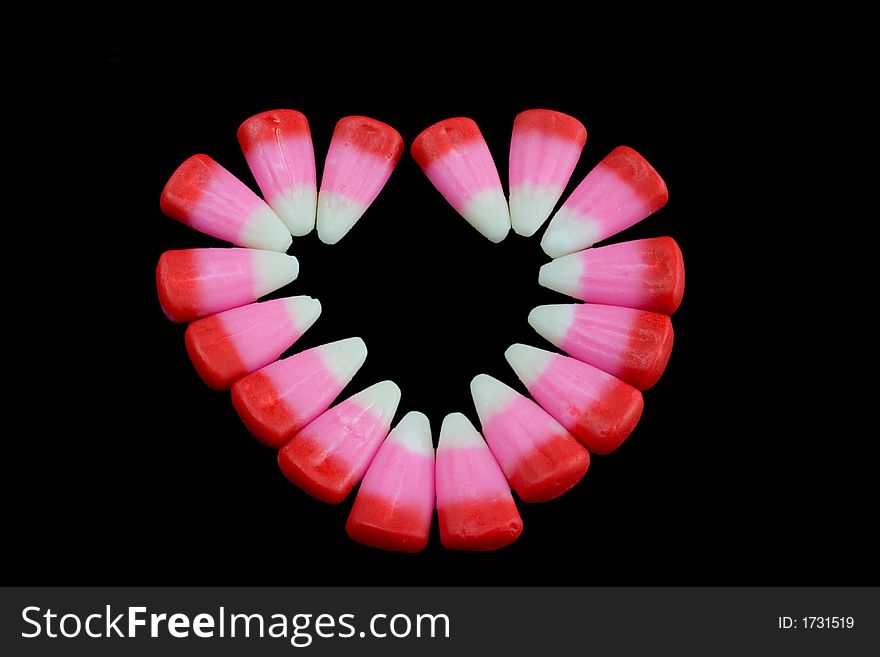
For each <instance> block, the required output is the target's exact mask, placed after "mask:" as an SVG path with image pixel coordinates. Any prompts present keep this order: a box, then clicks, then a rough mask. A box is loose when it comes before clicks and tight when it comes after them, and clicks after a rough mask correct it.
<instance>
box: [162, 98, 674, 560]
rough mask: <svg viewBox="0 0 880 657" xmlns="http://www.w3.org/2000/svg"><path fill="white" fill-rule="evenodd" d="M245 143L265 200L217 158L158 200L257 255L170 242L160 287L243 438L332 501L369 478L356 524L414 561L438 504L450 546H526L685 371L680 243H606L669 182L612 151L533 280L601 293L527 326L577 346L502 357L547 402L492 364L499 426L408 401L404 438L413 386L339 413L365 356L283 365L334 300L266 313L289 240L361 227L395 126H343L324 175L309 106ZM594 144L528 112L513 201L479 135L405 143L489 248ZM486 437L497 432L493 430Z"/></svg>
mask: <svg viewBox="0 0 880 657" xmlns="http://www.w3.org/2000/svg"><path fill="white" fill-rule="evenodd" d="M238 138H239V142H240V143H241V147H242V149H243V151H244V154H245V157H246V159H247V162H248V165H249V167H250V169H251V172H252V173H253V175H254V178H255V179H256V181H257V184H258V185H259V188H260V190H261V191H262V193H263V197H264V198H265V201H263V200H262V199H260V198H259V197H258V196H257V195H256V194H254V193H253V192H252V191H251V190H250V188H249V187H248V186H247V185H245V184H244V183H242V182H241V181H240V180H238V179H237V178H235V177H234V176H233V175H232V174H231V173H229V172H228V171H227V170H226V169H224V168H223V167H222V166H220V165H219V164H218V163H217V162H215V161H214V160H212V159H211V158H210V157H208V156H207V155H194V156H193V157H191V158H189V159H188V160H186V161H185V162H184V163H183V164H182V165H181V166H180V167H179V168H178V169H177V171H175V172H174V174H173V175H172V176H171V179H170V180H169V181H168V184H167V185H166V186H165V189H164V191H163V192H162V198H161V207H162V210H163V212H165V214H167V215H168V216H170V217H172V218H174V219H177V220H178V221H181V222H183V223H185V224H187V225H189V226H191V227H193V228H195V229H197V230H200V231H202V232H203V233H206V234H208V235H212V236H214V237H217V238H220V239H222V240H226V241H228V242H231V243H232V244H234V245H236V246H238V247H243V248H225V249H222V248H221V249H189V250H183V251H167V252H165V253H163V254H162V256H161V258H160V259H159V265H158V267H157V270H156V283H157V286H158V291H159V300H160V302H161V305H162V308H163V310H164V311H165V314H166V315H167V316H168V318H169V319H171V320H172V321H175V322H191V323H190V324H189V326H188V327H187V329H186V335H185V341H186V348H187V351H188V352H189V355H190V357H191V359H192V362H193V364H194V365H195V368H196V370H197V372H198V373H199V375H200V376H201V378H202V379H203V380H204V381H205V383H206V384H208V385H209V386H210V387H211V388H214V389H215V390H228V389H231V391H232V402H233V404H234V406H235V409H236V411H237V412H238V414H239V416H240V417H241V419H242V421H243V422H244V424H245V425H246V426H247V428H248V429H249V430H250V431H251V433H253V435H254V436H256V438H257V439H258V440H260V441H261V442H263V443H264V444H266V445H267V446H269V447H272V448H275V449H278V450H279V451H278V463H279V465H280V467H281V471H282V472H283V473H284V476H285V477H287V479H288V480H290V481H291V482H293V483H294V484H296V485H297V486H299V487H300V488H301V489H302V490H304V491H305V492H306V493H308V494H310V495H312V496H314V497H316V498H318V499H320V500H323V501H325V502H329V503H339V502H342V501H343V500H344V499H345V498H346V497H347V496H348V494H349V493H351V491H352V490H353V489H354V487H355V486H356V485H357V484H358V483H360V488H359V490H358V493H357V497H356V499H355V501H354V506H353V508H352V510H351V514H350V515H349V518H348V523H347V525H346V530H347V531H348V534H349V536H351V537H352V538H353V539H354V540H356V541H360V542H361V543H365V544H367V545H370V546H374V547H379V548H384V549H387V550H399V551H405V552H418V551H420V550H422V549H424V547H425V545H426V544H427V541H428V535H429V532H430V527H431V521H432V518H433V514H434V509H435V507H436V509H437V511H438V518H439V523H440V540H441V542H442V543H443V545H444V546H446V547H447V548H452V549H461V550H492V549H496V548H500V547H503V546H505V545H508V544H510V543H511V542H513V541H514V540H515V539H516V538H517V537H518V536H519V535H520V533H521V531H522V521H521V519H520V515H519V512H518V511H517V507H516V504H515V502H514V500H513V496H512V495H511V491H510V489H511V487H512V488H513V490H515V491H516V493H517V495H518V496H519V497H520V499H521V500H522V501H524V502H543V501H547V500H551V499H554V498H556V497H558V496H559V495H561V494H563V493H564V492H566V491H567V490H569V489H570V488H571V487H572V486H574V485H575V484H577V483H578V482H579V481H580V480H581V479H582V478H583V476H584V474H585V473H586V471H587V468H588V467H589V464H590V453H594V454H607V453H609V452H611V451H612V450H614V449H616V448H617V447H618V446H619V445H620V444H621V443H622V442H623V441H624V440H626V438H627V437H628V436H629V434H630V433H631V432H632V430H633V429H634V428H635V426H636V423H637V422H638V421H639V417H640V416H641V413H642V407H643V400H642V393H641V391H642V390H645V389H647V388H650V387H651V386H653V385H654V384H655V383H656V382H657V380H658V379H659V378H660V375H661V374H662V373H663V370H664V369H665V367H666V363H667V362H668V360H669V355H670V352H671V350H672V340H673V332H672V323H671V321H670V319H669V315H671V314H672V313H673V312H675V310H676V309H677V308H678V305H679V303H680V302H681V297H682V293H683V291H684V265H683V262H682V257H681V252H680V250H679V248H678V245H677V244H676V243H675V241H674V240H673V239H671V238H669V237H661V238H655V239H645V240H636V241H632V242H624V243H620V244H614V245H611V246H603V247H599V248H590V247H592V245H593V244H595V243H596V242H599V241H602V240H604V239H606V238H608V237H611V236H612V235H615V234H617V233H618V232H620V231H622V230H624V229H625V228H628V227H630V226H632V225H633V224H635V223H637V222H639V221H641V220H642V219H644V218H645V217H647V216H648V215H650V214H652V213H653V212H655V211H657V210H659V209H660V208H661V207H663V205H664V204H665V203H666V199H667V192H666V185H665V184H664V182H663V180H662V179H661V178H660V176H659V175H658V174H657V172H656V171H655V170H654V169H653V168H652V167H651V165H650V164H648V162H647V161H646V160H645V159H644V158H643V157H642V156H641V155H639V154H638V153H637V152H636V151H634V150H633V149H631V148H627V147H619V148H616V149H614V150H613V151H612V152H611V153H610V154H609V155H608V156H607V157H605V159H603V160H602V161H601V162H600V163H599V164H598V166H596V167H595V168H594V169H593V170H592V171H591V172H590V173H589V174H588V175H587V176H586V178H584V180H583V181H582V182H581V183H580V184H579V185H578V186H577V188H576V189H575V190H574V191H573V192H572V194H571V195H570V196H569V197H568V199H567V200H566V201H565V202H564V203H563V204H562V206H561V207H560V208H559V210H558V211H557V212H556V214H555V215H554V217H553V219H552V220H551V221H550V223H549V225H548V227H547V230H546V231H545V232H544V235H543V238H542V240H541V246H542V248H543V249H544V251H545V253H547V255H549V256H551V257H553V258H555V259H554V260H553V261H552V262H550V263H548V264H546V265H544V266H543V267H541V270H540V274H539V282H540V284H541V285H543V286H545V287H548V288H550V289H553V290H556V291H558V292H562V293H564V294H567V295H569V296H572V297H574V298H576V299H580V300H582V301H585V302H587V303H583V304H571V305H566V304H561V305H548V306H539V307H537V308H535V309H534V310H532V312H531V313H530V314H529V318H528V321H529V323H530V324H531V325H532V327H533V328H534V329H535V330H536V331H537V332H538V333H539V334H540V335H542V336H543V337H544V338H545V339H547V340H548V341H549V342H551V343H552V344H553V345H555V346H556V347H558V348H559V349H560V350H562V351H564V352H566V353H567V354H569V355H568V356H564V355H562V354H559V353H554V352H550V351H545V350H543V349H538V348H536V347H530V346H527V345H523V344H514V345H512V346H511V347H510V348H509V349H508V350H507V351H506V352H505V357H506V358H507V361H508V362H509V363H510V366H511V367H512V368H513V370H514V372H515V373H516V375H517V376H518V377H519V379H520V380H521V381H522V383H523V384H524V385H525V387H526V388H527V389H528V391H529V392H530V393H531V395H532V397H534V401H533V400H532V399H529V398H528V397H525V396H523V395H521V394H520V393H518V392H516V391H515V390H514V389H512V388H510V387H508V386H507V385H505V384H504V383H502V382H501V381H499V380H497V379H495V378H492V377H490V376H488V375H486V374H480V375H478V376H477V377H475V378H474V379H473V380H472V381H471V394H472V396H473V400H474V405H475V406H476V410H477V415H478V416H479V418H480V423H481V425H482V431H483V435H481V434H480V432H478V431H477V429H476V428H474V426H473V425H472V424H471V423H470V421H469V420H468V419H467V418H466V417H465V416H464V415H462V414H461V413H452V414H450V415H447V416H446V417H445V418H444V419H443V422H442V425H441V428H440V437H439V442H438V445H437V449H436V451H435V449H434V443H433V439H432V435H431V428H430V424H429V422H428V418H427V417H425V415H423V414H422V413H419V412H417V411H410V412H409V413H407V414H406V415H404V416H403V418H402V419H401V420H400V421H399V422H398V423H397V424H396V426H394V428H393V429H392V421H393V418H394V416H395V413H396V412H397V409H398V405H399V402H400V397H401V392H400V389H399V388H398V387H397V386H396V385H395V384H394V383H393V382H391V381H382V382H379V383H376V384H375V385H373V386H370V387H369V388H366V389H365V390H362V391H360V392H358V393H357V394H354V395H352V396H351V397H349V398H348V399H346V400H345V401H342V402H340V403H339V404H337V405H336V406H333V407H332V408H331V404H332V403H333V401H334V400H335V399H336V398H337V397H338V396H339V395H340V393H341V392H342V390H343V388H345V386H346V385H347V384H348V382H349V381H350V380H351V379H352V377H353V376H354V375H355V373H356V372H357V371H358V369H359V368H360V366H361V365H362V364H363V362H364V360H365V359H366V357H367V347H366V345H365V344H364V342H363V340H361V339H360V338H348V339H346V340H340V341H338V342H333V343H330V344H324V345H321V346H319V347H315V348H313V349H308V350H306V351H302V352H300V353H296V354H294V355H292V356H289V357H287V358H284V359H282V360H279V357H280V356H281V355H282V353H283V352H284V351H286V350H287V349H288V348H289V347H290V346H291V345H293V344H294V343H295V342H296V341H297V339H298V338H299V337H300V336H301V335H302V334H303V333H304V332H305V331H306V330H308V328H309V327H310V326H311V325H312V324H313V323H314V322H315V320H316V319H317V318H318V316H319V315H320V313H321V304H320V303H319V302H318V300H316V299H313V298H311V297H307V296H294V297H288V298H281V299H274V300H271V301H265V302H262V303H255V302H256V301H257V299H258V298H260V297H262V296H264V295H266V294H269V293H270V292H273V291H275V290H277V289H279V288H281V287H283V286H285V285H287V284H288V283H290V282H291V281H293V280H294V279H295V278H296V277H297V274H298V271H299V264H298V262H297V260H296V258H295V257H293V256H288V255H285V254H284V252H285V251H286V250H287V249H288V248H289V247H290V245H291V242H292V239H291V236H303V235H306V234H308V233H309V232H310V231H311V230H312V229H313V228H314V227H315V226H316V225H317V230H318V236H319V238H320V239H321V241H323V242H325V243H327V244H335V243H336V242H338V241H339V240H340V239H342V238H343V237H344V236H345V235H346V234H347V233H348V231H349V230H351V228H352V226H354V225H355V223H356V222H357V221H358V220H359V219H360V218H361V216H363V214H364V213H365V212H366V211H367V209H368V208H369V206H370V204H371V203H372V202H373V200H374V199H375V198H376V196H377V195H378V194H379V192H380V191H381V190H382V188H383V187H384V185H385V183H386V182H387V180H388V178H389V177H390V176H391V173H392V171H393V170H394V168H395V166H396V165H397V162H398V160H399V159H400V157H401V155H402V153H403V148H404V143H403V139H402V138H401V136H400V135H399V134H398V133H397V131H396V130H394V129H393V128H391V127H390V126H388V125H386V124H384V123H381V122H379V121H376V120H374V119H369V118H365V117H361V116H350V117H346V118H343V119H341V120H340V121H339V122H338V124H337V125H336V129H335V131H334V133H333V138H332V140H331V143H330V148H329V151H328V153H327V158H326V161H325V165H324V172H323V176H322V179H321V186H320V191H318V188H317V185H316V174H315V155H314V149H313V147H312V139H311V133H310V129H309V124H308V121H307V120H306V117H305V116H303V115H302V114H301V113H299V112H296V111H293V110H274V111H269V112H263V113H262V114H258V115H256V116H254V117H251V118H250V119H248V120H247V121H245V122H244V123H243V124H242V125H241V127H240V128H239V130H238ZM586 139H587V131H586V130H585V128H584V126H583V125H582V124H581V122H580V121H578V120H577V119H574V118H572V117H570V116H568V115H566V114H562V113H560V112H554V111H550V110H529V111H526V112H522V113H521V114H519V115H518V116H517V117H516V120H515V121H514V125H513V136H512V139H511V145H510V172H509V173H510V176H509V182H510V197H509V203H508V199H507V198H506V197H505V195H504V191H503V188H502V186H501V180H500V178H499V176H498V171H497V168H496V167H495V163H494V161H493V159H492V155H491V153H490V152H489V148H488V146H487V144H486V141H485V140H484V139H483V136H482V134H481V133H480V130H479V128H478V127H477V124H476V123H474V122H473V121H472V120H470V119H467V118H453V119H447V120H445V121H441V122H440V123H437V124H435V125H433V126H431V127H430V128H428V129H426V130H425V131H423V132H422V133H421V134H420V135H419V136H418V137H416V139H415V140H414V141H413V144H412V148H411V152H412V156H413V158H414V159H415V161H416V162H417V163H418V164H419V166H420V167H421V168H422V170H423V171H424V172H425V174H426V175H427V176H428V178H429V179H430V180H431V182H432V183H433V184H434V186H435V187H436V188H437V190H438V191H440V193H441V194H442V195H443V196H444V197H445V198H446V200H447V201H448V202H449V203H450V204H451V205H452V207H454V208H455V209H456V210H457V211H458V213H459V214H461V215H462V216H463V217H464V218H465V219H466V220H467V221H468V222H469V223H470V224H471V225H472V226H473V227H474V228H476V229H477V230H478V231H479V232H480V233H482V234H483V235H484V236H485V237H487V238H488V239H489V240H491V241H492V242H500V241H501V240H503V239H504V238H505V237H506V236H507V234H508V233H509V231H510V228H511V227H512V228H513V230H514V231H515V232H517V233H519V234H520V235H524V236H531V235H533V234H534V233H535V232H536V231H537V230H538V229H539V228H540V227H541V226H542V225H543V224H544V222H545V221H546V220H547V219H548V217H549V216H550V215H551V214H552V212H553V209H554V208H555V207H556V204H557V202H558V201H559V199H560V197H561V196H562V194H563V191H564V189H565V187H566V185H567V184H568V181H569V178H570V177H571V174H572V172H573V171H574V168H575V165H576V164H577V161H578V159H579V157H580V154H581V151H582V150H583V147H584V144H585V143H586ZM483 436H485V439H484V438H483Z"/></svg>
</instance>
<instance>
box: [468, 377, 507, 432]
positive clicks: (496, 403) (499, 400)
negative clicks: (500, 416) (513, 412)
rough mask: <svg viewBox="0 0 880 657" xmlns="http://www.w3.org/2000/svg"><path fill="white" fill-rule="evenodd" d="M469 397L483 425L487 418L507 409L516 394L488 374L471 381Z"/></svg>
mask: <svg viewBox="0 0 880 657" xmlns="http://www.w3.org/2000/svg"><path fill="white" fill-rule="evenodd" d="M471 396H472V397H473V398H474V406H476V408H477V415H479V416H480V420H481V421H482V422H483V423H484V424H485V422H486V421H487V420H488V419H489V418H491V417H494V416H495V414H497V413H499V412H501V411H503V410H504V409H505V408H507V407H508V406H509V405H510V403H511V402H512V401H513V400H514V399H516V397H517V392H516V391H515V390H514V389H513V388H511V387H509V386H507V385H505V384H503V383H501V381H499V380H498V379H496V378H493V377H491V376H489V375H488V374H478V375H477V376H475V377H474V378H473V380H472V381H471Z"/></svg>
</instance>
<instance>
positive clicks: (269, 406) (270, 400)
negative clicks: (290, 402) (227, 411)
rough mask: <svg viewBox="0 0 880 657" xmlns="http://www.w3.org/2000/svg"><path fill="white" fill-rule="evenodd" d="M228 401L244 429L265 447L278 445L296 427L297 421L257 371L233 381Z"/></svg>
mask: <svg viewBox="0 0 880 657" xmlns="http://www.w3.org/2000/svg"><path fill="white" fill-rule="evenodd" d="M232 405H233V406H235V410H236V411H237V412H238V416H239V417H240V418H241V421H242V422H244V425H245V426H246V427H247V428H248V430H250V432H251V433H252V434H254V437H255V438H256V439H257V440H259V441H260V442H261V443H263V444H264V445H266V446H267V447H272V448H275V449H277V448H279V447H281V446H282V445H283V444H284V443H286V442H287V441H288V440H290V438H291V437H292V436H293V434H295V433H296V432H297V431H298V430H299V429H300V421H299V420H298V419H297V417H296V416H295V415H294V414H293V413H291V412H290V409H289V408H288V407H287V406H286V405H285V404H284V402H282V401H281V400H280V399H279V398H278V393H277V392H276V391H275V388H274V387H273V386H272V383H271V381H269V379H268V378H267V377H266V376H264V375H263V374H262V373H260V372H254V373H253V374H251V375H249V376H246V377H245V378H243V379H239V380H238V381H236V382H235V385H233V386H232Z"/></svg>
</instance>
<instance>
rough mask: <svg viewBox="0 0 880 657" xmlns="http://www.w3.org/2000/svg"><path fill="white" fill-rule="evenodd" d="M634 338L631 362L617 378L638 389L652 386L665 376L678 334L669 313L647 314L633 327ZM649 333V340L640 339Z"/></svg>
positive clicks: (631, 348)
mask: <svg viewBox="0 0 880 657" xmlns="http://www.w3.org/2000/svg"><path fill="white" fill-rule="evenodd" d="M632 334H633V337H632V338H631V339H630V342H629V358H630V362H631V363H632V366H631V367H627V368H626V370H625V371H623V372H622V373H621V374H620V376H619V377H618V378H620V379H622V380H624V381H625V382H626V383H628V384H630V385H631V386H635V387H636V388H638V389H639V390H647V389H648V388H650V387H652V386H653V385H654V384H655V383H657V381H659V380H660V377H661V376H662V375H663V372H664V370H665V369H666V365H667V364H668V363H669V356H670V355H671V354H672V343H673V342H674V339H675V334H674V332H673V330H672V322H671V321H669V317H668V316H666V315H660V314H658V313H645V314H643V315H639V321H638V322H637V323H635V324H634V325H633V327H632ZM642 336H650V339H640V338H641V337H642Z"/></svg>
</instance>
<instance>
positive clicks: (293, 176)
mask: <svg viewBox="0 0 880 657" xmlns="http://www.w3.org/2000/svg"><path fill="white" fill-rule="evenodd" d="M238 143H239V144H241V150H242V151H243V152H244V156H245V159H246V160H247V163H248V166H249V167H250V169H251V173H252V174H253V175H254V178H255V179H256V181H257V185H259V186H260V191H261V192H263V198H265V199H266V202H267V203H268V204H269V206H270V207H271V208H272V210H274V211H275V214H277V215H278V216H279V217H280V218H281V220H282V221H283V222H284V225H285V226H287V230H289V231H290V233H291V234H292V235H296V236H302V235H307V234H308V233H309V232H311V230H312V229H313V228H314V227H315V204H316V199H317V191H316V186H315V150H314V148H313V147H312V133H311V131H310V130H309V122H308V120H307V119H306V117H305V116H304V115H303V114H301V113H300V112H297V111H295V110H284V109H282V110H270V111H268V112H262V113H260V114H257V115H256V116H252V117H251V118H249V119H248V120H247V121H245V122H244V123H242V124H241V127H239V129H238Z"/></svg>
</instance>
